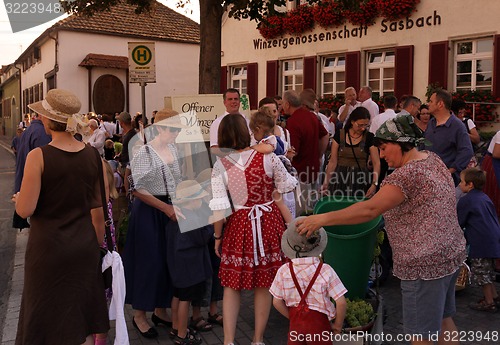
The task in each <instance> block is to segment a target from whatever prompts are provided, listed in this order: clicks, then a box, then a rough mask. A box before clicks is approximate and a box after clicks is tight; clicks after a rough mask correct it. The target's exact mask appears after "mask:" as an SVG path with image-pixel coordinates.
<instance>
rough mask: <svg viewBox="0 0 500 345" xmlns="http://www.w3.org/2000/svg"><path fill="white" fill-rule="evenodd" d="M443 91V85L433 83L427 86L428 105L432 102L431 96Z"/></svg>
mask: <svg viewBox="0 0 500 345" xmlns="http://www.w3.org/2000/svg"><path fill="white" fill-rule="evenodd" d="M438 89H442V87H441V85H440V84H439V83H431V84H429V85H427V90H426V91H425V97H426V98H427V101H426V102H427V103H429V101H430V100H431V96H432V94H433V93H434V92H436V90H438Z"/></svg>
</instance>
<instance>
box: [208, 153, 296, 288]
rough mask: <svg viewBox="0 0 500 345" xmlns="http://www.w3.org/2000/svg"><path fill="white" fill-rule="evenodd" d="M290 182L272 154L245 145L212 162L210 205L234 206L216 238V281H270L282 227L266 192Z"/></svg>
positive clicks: (241, 284) (289, 186)
mask: <svg viewBox="0 0 500 345" xmlns="http://www.w3.org/2000/svg"><path fill="white" fill-rule="evenodd" d="M296 185H297V180H296V179H295V178H294V177H292V176H291V175H289V174H288V173H287V171H286V169H285V167H284V166H283V164H282V163H281V161H280V160H279V158H277V157H276V155H274V154H269V155H263V154H261V153H257V152H256V151H254V150H248V151H243V152H240V153H234V154H230V155H228V156H226V157H224V158H222V159H219V160H218V161H217V162H216V164H215V166H214V169H213V172H212V190H213V199H212V200H211V202H210V208H211V209H212V210H227V209H230V208H231V203H232V206H233V207H234V213H233V214H231V215H230V216H229V217H228V219H227V223H226V224H225V228H224V237H223V239H222V254H221V265H220V270H219V278H220V280H221V285H222V286H225V287H230V288H233V289H235V290H242V289H245V290H251V289H254V288H257V287H266V288H268V287H270V286H271V284H272V282H273V279H274V276H275V275H276V272H277V271H278V269H279V268H280V267H281V265H282V264H283V259H284V256H283V254H282V252H281V237H282V235H283V232H284V231H285V223H284V220H283V217H282V216H281V213H280V211H279V209H278V207H277V205H276V203H275V202H274V201H273V198H272V192H273V190H274V189H277V190H278V192H280V193H286V192H289V191H291V190H293V189H294V188H295V186H296ZM227 190H229V194H228V193H227ZM229 196H230V198H231V202H230V200H229Z"/></svg>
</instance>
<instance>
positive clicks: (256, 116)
mask: <svg viewBox="0 0 500 345" xmlns="http://www.w3.org/2000/svg"><path fill="white" fill-rule="evenodd" d="M257 127H260V128H263V129H264V130H265V131H266V134H269V133H270V132H271V131H272V129H273V128H274V115H273V113H272V112H271V109H269V107H266V106H263V107H260V108H259V110H257V111H256V112H255V113H253V114H252V116H251V117H250V129H251V130H254V129H256V128H257Z"/></svg>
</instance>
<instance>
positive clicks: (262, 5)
mask: <svg viewBox="0 0 500 345" xmlns="http://www.w3.org/2000/svg"><path fill="white" fill-rule="evenodd" d="M121 1H125V0H66V1H65V0H61V4H62V6H63V8H64V10H65V11H66V12H68V13H70V14H73V13H77V14H80V15H83V16H92V15H93V14H95V13H98V12H101V11H106V10H109V9H110V8H111V7H112V6H114V5H116V4H118V3H120V2H121ZM126 1H127V3H129V4H131V5H134V6H137V8H136V11H135V12H136V13H137V14H140V13H143V12H149V11H152V10H153V9H154V6H155V3H156V2H155V1H154V0H126ZM199 1H200V65H199V92H200V93H219V92H220V66H221V33H222V30H221V29H222V28H221V25H222V15H223V14H224V12H225V11H226V9H227V8H230V10H229V16H232V17H234V18H236V19H247V18H248V19H251V20H256V21H258V20H260V19H262V18H263V17H264V16H266V15H267V14H269V13H273V12H274V8H275V6H284V5H286V3H287V1H292V0H269V1H266V0H199ZM187 4H189V0H179V2H178V4H177V6H178V7H184V6H186V5H187Z"/></svg>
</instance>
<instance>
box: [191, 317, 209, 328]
mask: <svg viewBox="0 0 500 345" xmlns="http://www.w3.org/2000/svg"><path fill="white" fill-rule="evenodd" d="M189 328H193V329H195V330H197V331H198V332H209V331H211V330H212V328H213V326H212V324H211V323H208V322H207V321H206V320H205V319H204V318H203V316H200V317H199V318H197V319H196V320H193V318H191V322H190V324H189Z"/></svg>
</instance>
